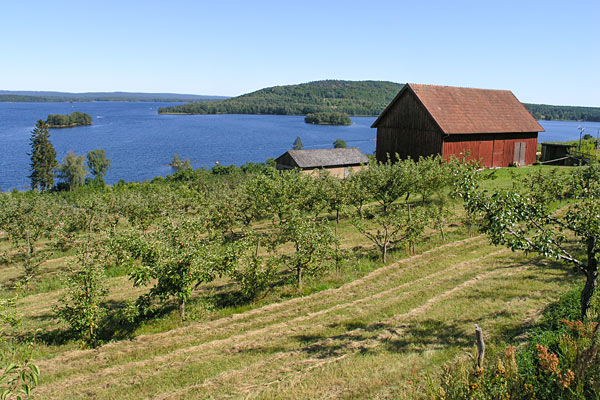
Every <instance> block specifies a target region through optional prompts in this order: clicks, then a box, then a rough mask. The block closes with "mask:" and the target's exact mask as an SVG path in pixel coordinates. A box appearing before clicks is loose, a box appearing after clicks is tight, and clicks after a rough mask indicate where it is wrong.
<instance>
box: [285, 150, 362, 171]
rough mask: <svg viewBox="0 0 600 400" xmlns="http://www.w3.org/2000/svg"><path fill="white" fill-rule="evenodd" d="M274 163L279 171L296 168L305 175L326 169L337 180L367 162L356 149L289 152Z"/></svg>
mask: <svg viewBox="0 0 600 400" xmlns="http://www.w3.org/2000/svg"><path fill="white" fill-rule="evenodd" d="M275 161H276V163H277V169H279V170H285V169H294V168H298V169H300V170H301V171H302V172H305V173H316V172H317V171H318V170H320V169H326V170H328V171H329V172H330V173H331V174H332V175H333V176H336V177H338V178H345V177H347V176H348V174H349V173H350V169H352V170H354V171H358V170H359V169H361V168H363V166H364V164H367V163H368V162H369V160H368V159H367V156H365V155H364V154H363V153H362V152H361V151H360V150H359V149H358V147H349V148H343V149H313V150H289V151H286V152H285V153H283V154H282V155H281V156H279V157H278V158H277V159H276V160H275Z"/></svg>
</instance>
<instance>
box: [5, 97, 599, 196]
mask: <svg viewBox="0 0 600 400" xmlns="http://www.w3.org/2000/svg"><path fill="white" fill-rule="evenodd" d="M174 104H175V103H141V102H140V103H131V102H90V103H0V190H2V191H6V190H10V189H12V188H15V187H16V188H17V189H27V188H28V185H29V179H28V178H27V176H28V175H29V156H28V155H27V153H28V152H29V151H30V145H29V138H30V132H31V130H32V129H33V126H34V125H35V122H36V121H37V120H39V119H44V120H45V119H46V117H47V116H48V114H70V113H71V112H73V111H81V112H85V113H88V114H90V115H91V116H92V119H93V125H91V126H84V127H76V128H67V129H52V130H51V131H50V139H51V141H52V143H53V145H54V147H55V149H56V153H57V160H58V161H59V162H60V161H61V160H62V158H63V157H64V156H65V155H66V154H67V152H68V151H70V150H72V151H74V152H75V153H76V154H83V155H85V154H86V153H87V152H88V151H90V150H94V149H105V150H106V155H107V157H108V158H110V159H111V162H112V167H111V169H110V170H109V172H108V174H107V175H106V182H107V183H115V182H117V181H118V180H120V179H123V180H125V181H142V180H146V179H152V178H153V177H155V176H159V175H160V176H165V175H168V174H170V173H172V172H173V171H172V169H171V167H169V166H168V165H167V164H168V163H169V162H170V161H171V159H172V158H173V155H174V154H175V153H177V154H179V155H180V157H181V158H189V159H190V160H191V161H192V166H194V167H195V168H199V167H205V168H211V167H212V166H214V165H215V163H216V162H217V161H218V162H219V163H220V164H221V165H228V164H236V165H242V164H244V163H246V162H263V161H265V160H266V159H267V158H276V157H279V156H280V155H281V154H283V153H284V152H285V151H286V150H289V149H291V147H292V143H293V142H294V140H295V139H296V137H297V136H300V138H301V139H302V143H303V144H304V148H305V149H315V148H331V147H332V143H333V142H334V141H335V140H336V139H338V138H339V139H343V140H345V141H346V142H347V143H348V146H355V147H358V148H360V149H361V150H362V151H363V152H364V153H367V154H371V153H373V152H374V151H375V138H376V136H377V132H376V130H375V129H371V128H370V126H371V124H372V123H373V121H374V120H375V118H374V117H353V118H352V122H353V124H352V125H350V126H319V125H309V124H305V123H304V117H301V116H279V115H158V114H157V109H158V108H159V107H164V106H169V105H174ZM541 124H542V126H543V127H544V129H546V132H545V133H540V136H539V141H540V142H544V141H564V140H574V139H578V138H579V131H578V130H577V127H578V126H580V125H581V126H584V127H585V128H586V131H585V133H589V134H592V135H593V136H594V137H596V135H597V133H598V132H599V131H600V123H597V122H571V121H542V122H541Z"/></svg>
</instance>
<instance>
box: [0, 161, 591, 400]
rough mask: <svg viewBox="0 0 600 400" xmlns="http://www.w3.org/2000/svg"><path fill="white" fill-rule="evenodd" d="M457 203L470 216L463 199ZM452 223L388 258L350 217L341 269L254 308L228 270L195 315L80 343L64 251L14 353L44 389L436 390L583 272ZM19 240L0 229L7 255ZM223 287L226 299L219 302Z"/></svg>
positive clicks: (118, 395) (26, 300) (18, 330)
mask: <svg viewBox="0 0 600 400" xmlns="http://www.w3.org/2000/svg"><path fill="white" fill-rule="evenodd" d="M538 169H540V167H532V168H520V169H502V170H498V171H497V172H496V174H497V179H496V180H493V181H492V180H490V181H485V182H484V186H487V187H489V188H498V187H505V188H508V187H510V186H511V185H512V178H511V174H518V175H521V176H523V175H525V174H531V173H535V172H536V171H537V170H538ZM541 169H546V168H545V167H544V168H541ZM455 212H456V215H457V216H458V217H460V215H461V213H462V211H461V209H460V206H457V210H455ZM447 229H448V232H447V235H448V239H447V241H446V242H442V241H441V240H440V238H439V235H438V233H437V232H436V231H435V230H433V229H428V230H427V232H426V234H425V235H424V236H423V238H422V239H421V241H420V242H419V243H417V246H416V248H417V253H418V254H417V255H415V256H412V257H407V256H406V255H405V251H404V250H405V249H403V248H399V249H397V251H396V252H395V253H392V254H391V256H392V257H391V261H390V262H389V263H388V264H386V265H383V264H381V262H380V261H379V260H376V257H377V255H376V254H375V251H374V249H372V248H371V246H370V245H369V243H367V242H366V241H365V239H364V238H363V237H362V236H361V235H360V234H359V233H358V232H357V231H356V230H355V229H354V228H353V227H352V226H351V225H350V224H349V223H347V222H344V221H343V222H342V224H341V226H340V233H341V235H342V237H343V240H342V243H341V246H342V248H344V249H348V250H349V249H355V252H357V253H358V254H360V253H361V252H362V253H365V255H364V256H357V257H352V258H349V259H348V260H346V262H345V263H344V265H343V267H342V269H341V271H340V272H336V271H328V272H327V273H326V274H324V275H322V276H318V277H315V278H308V279H307V281H306V283H305V286H304V288H303V290H302V291H298V290H297V289H296V288H295V287H293V286H292V285H285V286H282V287H276V288H274V289H273V290H272V291H270V292H269V293H267V294H266V295H265V296H264V297H262V298H260V299H258V300H256V301H255V302H252V303H245V304H227V302H226V301H225V300H226V299H227V296H226V294H227V293H228V290H230V286H231V282H229V281H228V280H226V279H219V280H216V281H215V282H212V283H211V284H209V285H205V286H203V287H200V288H199V289H198V290H196V292H195V294H194V297H193V301H191V302H190V305H189V308H188V321H185V322H182V321H181V320H180V319H179V316H178V313H177V310H176V307H173V308H172V309H168V308H167V309H166V310H165V311H164V312H163V313H162V314H160V315H158V316H155V317H154V318H152V319H148V320H145V321H142V322H141V323H139V324H136V325H132V326H123V327H112V329H115V332H113V335H112V337H113V341H112V342H109V343H107V344H104V345H102V346H100V347H98V348H95V349H80V347H79V343H77V342H76V341H75V340H73V338H72V337H70V336H69V335H68V331H67V330H66V328H65V327H64V326H62V325H59V323H58V320H57V318H56V316H55V314H54V312H53V308H54V307H55V306H56V305H57V304H58V300H59V298H60V296H61V294H62V293H63V290H64V284H63V283H62V282H61V280H60V278H61V276H63V274H64V271H65V267H66V266H67V264H68V263H69V262H71V261H72V260H73V259H74V257H73V255H72V254H71V253H59V252H56V253H54V254H53V255H52V256H51V257H50V259H48V260H47V261H46V262H44V263H43V264H42V266H41V270H40V276H39V278H38V279H37V280H36V282H35V284H34V285H33V287H32V288H30V290H29V292H27V293H26V295H25V296H24V297H22V298H20V299H19V301H18V307H17V308H18V310H19V312H20V313H21V314H22V322H21V324H20V325H19V326H18V327H15V328H10V329H8V330H7V332H6V333H7V334H8V335H10V336H12V337H14V338H18V343H19V344H18V345H17V346H16V349H17V350H15V352H30V354H31V357H32V359H33V360H34V362H35V363H36V364H37V365H38V366H39V367H40V370H41V381H40V385H39V387H38V388H37V389H36V392H35V393H36V395H35V398H39V399H84V398H94V399H143V398H148V399H167V398H175V399H189V398H222V399H229V398H236V399H238V398H239V399H242V398H244V399H246V398H258V399H282V398H285V399H288V398H289V399H314V398H347V399H353V398H380V399H383V398H399V399H419V398H426V397H427V393H428V389H429V388H431V387H432V386H435V385H436V379H437V376H438V373H439V372H440V371H441V368H442V366H443V364H444V363H445V362H447V361H451V360H453V359H455V358H456V357H462V356H464V355H465V352H466V351H470V350H471V349H472V348H473V344H474V324H475V323H477V324H479V326H481V327H482V328H483V330H484V334H485V338H486V341H487V343H488V345H489V346H491V348H493V347H494V343H500V342H502V341H504V340H510V339H513V338H514V337H515V336H518V335H519V334H520V333H522V332H523V327H524V326H527V324H530V323H532V322H534V321H535V320H536V318H537V316H538V315H539V314H540V311H541V310H542V309H543V308H544V307H545V306H546V305H547V304H548V303H550V302H552V301H555V300H556V299H557V298H558V297H559V296H560V295H561V294H562V293H564V292H566V291H567V290H569V289H571V288H572V287H574V286H575V285H579V284H582V282H583V279H582V278H581V277H580V276H579V275H576V274H575V273H574V272H573V271H572V270H571V269H570V268H567V267H565V266H564V265H561V264H558V263H554V262H552V261H549V260H546V259H541V258H538V257H534V256H525V255H524V254H522V253H515V252H511V251H510V250H508V249H506V248H503V247H495V246H493V245H490V244H489V242H488V239H487V238H486V237H485V236H483V235H478V236H474V237H468V235H467V233H466V229H465V228H464V227H462V226H460V224H455V223H450V224H449V226H448V227H447ZM7 249H9V246H8V243H7V240H6V237H1V236H0V251H3V250H7ZM357 249H358V250H357ZM20 274H21V269H20V267H19V266H18V265H17V264H16V263H12V264H8V265H7V264H4V265H0V285H1V290H2V291H3V292H5V293H4V294H5V295H9V294H11V293H13V291H12V289H10V287H12V285H13V284H14V282H15V281H16V280H17V279H18V277H19V276H20ZM107 276H108V287H109V288H110V292H109V295H108V298H107V302H108V303H109V304H110V305H113V306H114V307H115V308H119V307H121V306H122V304H123V302H124V301H126V300H132V301H133V300H135V299H136V298H137V297H138V296H139V295H140V294H142V293H144V292H145V291H147V290H148V289H147V288H136V287H134V286H133V285H132V283H131V281H130V280H129V279H128V277H127V276H126V271H125V270H120V269H113V270H107ZM215 294H223V296H221V298H223V299H224V302H222V303H221V304H215V303H214V302H209V301H207V299H208V298H215V296H214V295H215ZM204 295H206V296H204ZM216 297H217V298H219V296H216ZM119 328H122V329H121V331H119Z"/></svg>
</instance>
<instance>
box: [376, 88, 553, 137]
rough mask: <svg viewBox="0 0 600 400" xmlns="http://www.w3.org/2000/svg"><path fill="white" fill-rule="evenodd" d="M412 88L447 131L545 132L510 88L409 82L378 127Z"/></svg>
mask: <svg viewBox="0 0 600 400" xmlns="http://www.w3.org/2000/svg"><path fill="white" fill-rule="evenodd" d="M407 90H409V91H411V92H412V93H414V94H415V96H416V97H417V99H418V100H419V101H420V102H421V104H423V106H424V107H425V109H426V110H427V111H428V112H429V114H430V115H431V117H432V118H433V119H434V121H435V122H436V123H437V125H438V126H439V127H440V129H441V130H442V132H444V133H446V134H468V133H511V132H544V128H542V126H541V125H540V124H539V123H538V122H537V121H536V120H535V118H533V116H532V115H531V114H530V113H529V111H527V109H526V108H525V106H524V105H523V104H521V102H520V101H519V100H518V99H517V98H516V97H515V95H514V94H513V93H512V92H511V91H510V90H491V89H475V88H462V87H453V86H436V85H421V84H416V83H407V84H406V85H404V88H402V90H400V92H399V93H398V95H397V96H396V97H395V98H394V100H392V102H391V103H390V104H389V105H388V107H387V108H386V109H385V110H384V111H383V113H381V115H380V116H379V118H377V120H376V121H375V122H374V123H373V125H372V127H376V126H377V124H378V123H379V121H380V120H381V119H382V117H383V116H384V115H385V114H386V113H387V112H388V110H390V109H391V108H392V107H393V105H394V104H395V103H396V101H397V100H398V99H399V98H400V96H401V95H402V94H403V93H404V92H405V91H407Z"/></svg>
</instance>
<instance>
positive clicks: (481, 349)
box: [475, 324, 485, 368]
mask: <svg viewBox="0 0 600 400" xmlns="http://www.w3.org/2000/svg"><path fill="white" fill-rule="evenodd" d="M475 340H476V343H477V368H483V357H484V356H485V343H484V342H483V331H482V330H481V328H480V327H479V326H478V325H477V324H475Z"/></svg>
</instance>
